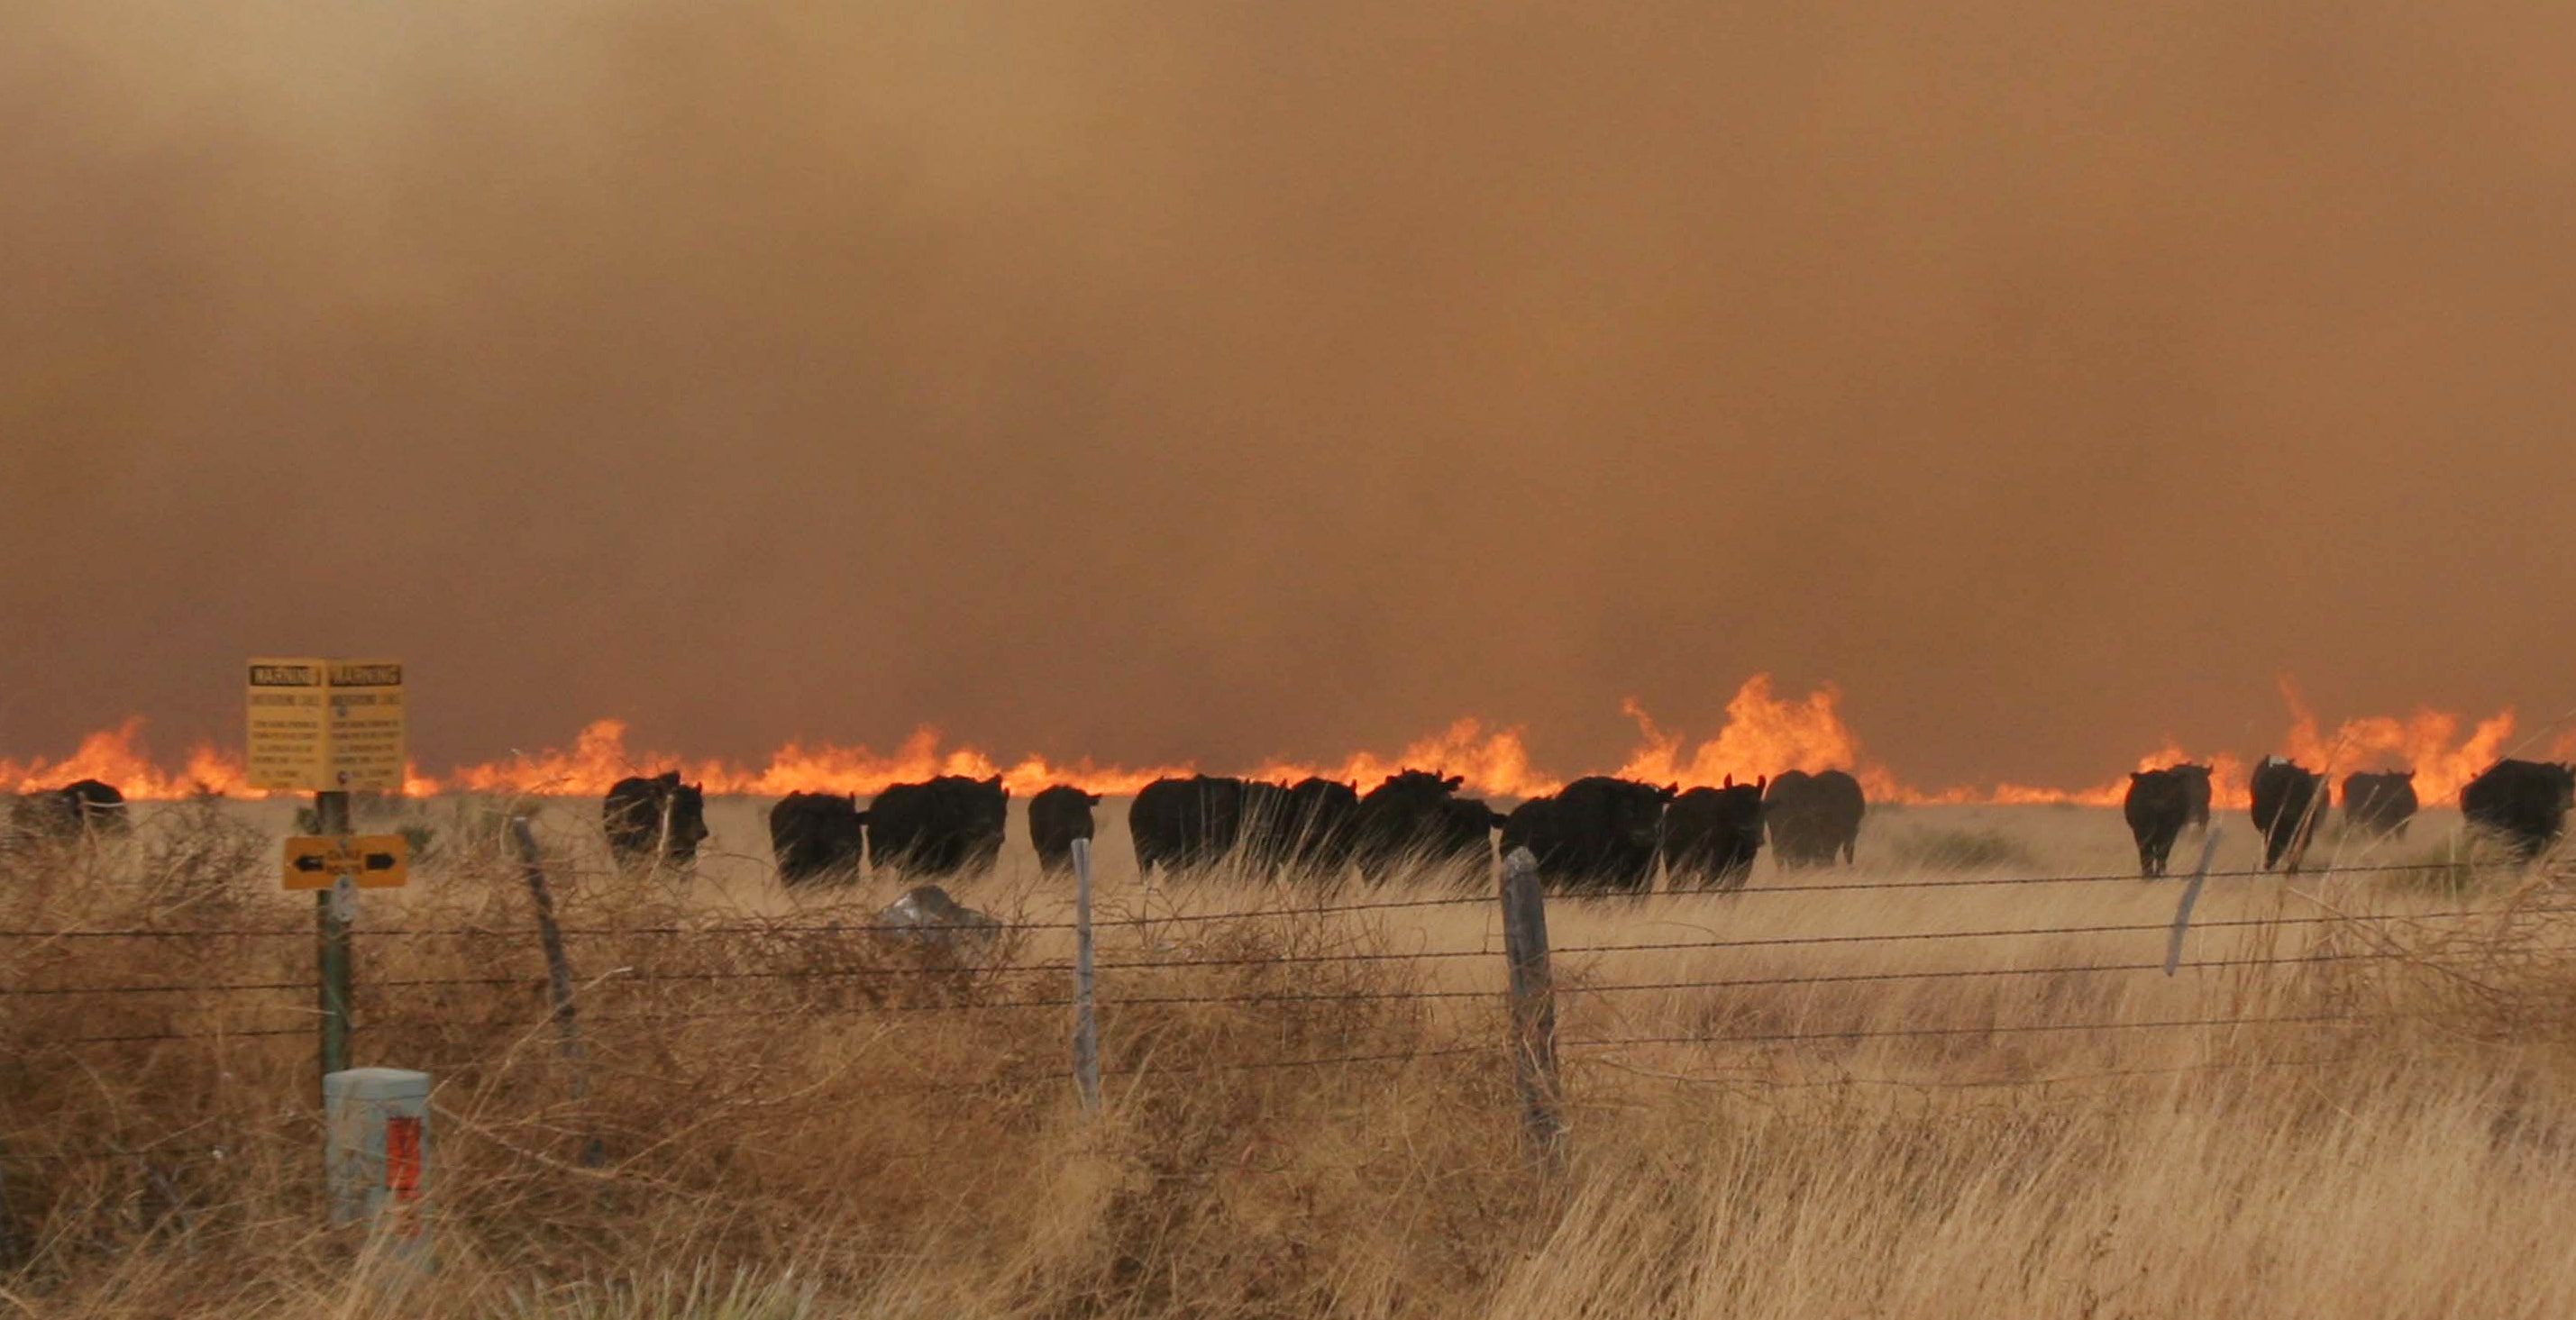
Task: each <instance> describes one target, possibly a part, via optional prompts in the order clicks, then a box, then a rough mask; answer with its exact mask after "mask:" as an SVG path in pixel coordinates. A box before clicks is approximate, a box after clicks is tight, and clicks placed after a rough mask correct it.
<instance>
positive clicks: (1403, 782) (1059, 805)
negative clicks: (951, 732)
mask: <svg viewBox="0 0 2576 1320" xmlns="http://www.w3.org/2000/svg"><path fill="white" fill-rule="evenodd" d="M2209 776H2210V770H2209V767H2207V766H2200V765H2177V766H2169V767H2166V768H2165V769H2161V770H2145V771H2140V772H2138V773H2135V774H2132V775H2130V776H2129V788H2128V794H2127V798H2126V800H2125V802H2124V803H2123V807H2122V810H2123V814H2124V815H2125V816H2126V817H2127V819H2128V823H2129V830H2130V833H2131V834H2132V835H2133V836H2134V837H2135V839H2136V842H2137V846H2138V870H2139V873H2140V874H2141V875H2145V876H2160V875H2163V874H2164V873H2165V870H2166V867H2167V865H2168V864H2169V862H2170V860H2171V855H2172V852H2173V845H2174V841H2175V840H2176V839H2177V838H2178V837H2180V835H2181V834H2182V832H2183V831H2184V830H2185V829H2187V828H2193V827H2197V828H2201V829H2204V830H2205V829H2207V828H2208V825H2209V812H2210V779H2209ZM2414 778H2415V777H2414V775H2413V773H2412V772H2398V773H2389V774H2354V775H2348V776H2346V777H2345V778H2344V781H2343V785H2342V794H2341V796H2342V805H2343V813H2344V821H2345V826H2346V828H2347V829H2348V830H2352V831H2357V832H2361V833H2363V834H2365V835H2369V836H2377V837H2397V838H2403V837H2404V835H2405V832H2406V825H2407V822H2408V821H2409V820H2410V819H2412V818H2413V816H2414V815H2415V812H2416V809H2417V805H2418V804H2417V801H2416V796H2415V785H2414ZM1462 782H1463V781H1461V780H1460V779H1459V778H1458V777H1456V776H1454V775H1453V776H1442V775H1438V774H1433V773H1430V772H1427V771H1422V770H1406V771H1403V772H1402V773H1400V774H1396V775H1391V776H1389V777H1388V778H1387V780H1386V782H1384V783H1382V784H1379V785H1378V786H1377V787H1375V788H1373V789H1371V790H1369V791H1368V792H1367V793H1365V794H1363V793H1361V792H1360V791H1359V790H1358V787H1357V786H1356V785H1353V784H1347V783H1341V782H1338V781H1334V780H1329V779H1306V780H1303V781H1300V782H1298V783H1295V784H1273V783H1265V782H1262V781H1259V780H1245V779H1230V778H1220V777H1216V776H1210V775H1197V776H1193V777H1191V778H1188V779H1159V780H1156V781H1155V782H1153V783H1151V784H1148V785H1146V786H1145V788H1144V790H1143V791H1141V792H1139V793H1138V794H1137V795H1136V798H1135V800H1134V802H1133V803H1131V804H1130V805H1129V807H1128V809H1127V827H1128V834H1129V837H1130V838H1131V839H1132V840H1133V841H1134V843H1135V848H1136V869H1137V871H1138V873H1139V874H1140V875H1142V876H1145V877H1151V876H1152V875H1153V873H1154V872H1156V871H1158V870H1159V871H1163V872H1165V873H1167V874H1177V873H1181V872H1189V871H1198V870H1203V869H1206V868H1208V867H1212V866H1216V865H1220V864H1224V865H1232V866H1239V867H1242V868H1245V869H1246V870H1247V871H1249V872H1251V873H1254V874H1259V875H1264V876H1268V875H1272V874H1276V873H1279V872H1282V871H1285V872H1289V873H1294V874H1298V875H1303V876H1309V877H1315V878H1319V879H1325V880H1331V879H1335V878H1339V877H1343V876H1346V875H1348V874H1350V873H1351V872H1353V871H1356V872H1357V873H1358V875H1359V876H1360V877H1361V878H1362V879H1363V880H1366V881H1368V882H1371V883H1377V882H1381V881H1384V880H1385V879H1387V878H1388V877H1389V876H1391V875H1394V874H1396V873H1397V872H1399V871H1401V870H1404V869H1407V868H1412V867H1421V866H1431V867H1450V868H1466V867H1469V866H1484V865H1489V864H1490V863H1491V861H1492V859H1493V857H1494V855H1495V849H1496V839H1497V836H1499V838H1500V844H1501V851H1502V852H1503V853H1504V854H1505V855H1509V854H1510V853H1511V852H1512V851H1513V850H1515V849H1519V848H1526V849H1528V850H1529V851H1530V853H1531V855H1532V856H1533V857H1535V858H1536V859H1537V863H1538V871H1539V875H1540V877H1541V879H1543V880H1544V881H1546V882H1547V883H1548V884H1549V885H1550V886H1551V887H1553V888H1556V889H1558V890H1560V891H1572V892H1581V891H1603V892H1610V891H1626V892H1636V891H1643V890H1649V889H1652V888H1653V887H1654V885H1655V878H1656V874H1657V872H1658V870H1659V869H1660V871H1661V872H1662V873H1663V874H1664V875H1665V876H1667V877H1668V882H1669V883H1670V884H1671V885H1672V886H1673V887H1674V888H1677V889H1682V888H1690V889H1720V890H1726V889H1737V888H1741V887H1742V886H1743V885H1744V883H1745V881H1746V879H1747V878H1748V877H1750V876H1751V874H1752V871H1753V861H1754V858H1755V856H1756V855H1758V854H1759V853H1760V852H1761V850H1762V848H1763V846H1764V844H1765V843H1766V842H1767V843H1768V844H1769V846H1770V848H1771V851H1772V855H1773V856H1774V857H1775V858H1777V859H1778V861H1779V862H1780V864H1781V865H1783V866H1790V867H1806V866H1830V865H1833V864H1834V863H1835V862H1836V861H1837V860H1840V861H1841V862H1843V863H1846V864H1848V863H1850V862H1851V861H1852V860H1853V858H1854V854H1855V851H1856V849H1857V847H1858V844H1859V839H1860V826H1861V818H1862V817H1863V815H1864V814H1866V812H1867V811H1868V804H1867V802H1866V800H1865V799H1864V797H1863V795H1862V792H1861V787H1860V784H1859V782H1858V781H1857V780H1855V779H1853V778H1852V777H1851V776H1850V775H1848V774H1845V773H1843V772H1841V771H1839V770H1827V771H1824V772H1822V773H1819V774H1806V773H1803V772H1800V771H1795V770H1793V771H1790V772H1788V773H1786V774H1782V775H1778V776H1775V777H1771V778H1766V779H1761V780H1756V781H1755V782H1753V783H1750V784H1738V783H1736V782H1735V781H1734V780H1733V779H1731V778H1730V779H1728V780H1727V781H1726V783H1725V784H1723V785H1721V786H1719V787H1716V788H1694V789H1690V790H1688V791H1687V792H1685V791H1682V790H1681V789H1679V788H1677V787H1673V786H1664V787H1658V786H1656V785H1653V784H1643V783H1638V782H1635V781H1633V780H1626V779H1617V778H1612V777H1610V776H1606V775H1595V776H1591V777H1589V778H1584V779H1578V780H1575V781H1574V782H1573V783H1571V784H1568V785H1566V786H1565V787H1564V788H1563V789H1562V790H1560V791H1558V792H1556V793H1554V794H1551V795H1549V796H1547V797H1541V798H1532V799H1530V800H1528V801H1526V802H1523V803H1521V804H1520V805H1519V806H1517V807H1515V808H1513V809H1512V810H1511V811H1510V812H1508V813H1505V812H1498V811H1495V810H1493V809H1492V808H1490V807H1488V806H1487V805H1486V804H1485V803H1484V802H1483V801H1482V800H1480V799H1477V798H1471V797H1461V796H1459V794H1458V789H1459V787H1460V786H1461V783H1462ZM2250 787H2251V789H2252V794H2251V796H2252V799H2253V812H2252V814H2253V818H2254V827H2255V829H2256V831H2257V832H2258V833H2259V834H2260V835H2261V836H2262V839H2263V866H2264V869H2266V870H2271V869H2273V868H2275V867H2280V866H2282V865H2284V864H2285V863H2286V864H2287V865H2288V866H2289V868H2290V869H2293V870H2295V869H2297V867H2298V865H2299V862H2300V860H2301V857H2302V855H2303V854H2304V853H2305V851H2306V849H2307V846H2308V843H2309V841H2310V840H2311V839H2312V838H2313V836H2314V835H2315V832H2316V828H2317V824H2318V822H2319V821H2320V820H2322V819H2323V818H2324V817H2325V815H2326V813H2327V809H2328V807H2329V806H2330V805H2331V804H2330V802H2329V800H2328V799H2329V793H2328V786H2327V783H2326V781H2325V780H2324V779H2323V778H2322V777H2321V776H2319V775H2318V774H2316V773H2315V772H2314V771H2311V770H2309V769H2307V768H2306V767H2304V766H2300V765H2298V764H2295V763H2293V762H2291V761H2287V760H2284V759H2281V758H2279V757H2271V758H2267V759H2265V760H2264V761H2263V762H2262V763H2261V764H2259V765H2257V766H2256V767H2255V769H2254V776H2253V782H2252V784H2251V786H2250ZM2571 804H2576V767H2570V766H2566V765H2559V764H2555V763H2551V762H2542V761H2516V760H2506V761H2499V762H2497V763H2496V764H2495V765H2493V766H2491V767H2489V768H2488V769H2487V770H2486V771H2485V772H2484V773H2483V774H2480V775H2479V776H2478V777H2477V778H2476V779H2474V780H2471V781H2470V782H2469V784H2468V786H2467V787H2466V788H2464V789H2463V790H2462V791H2461V794H2460V811H2461V814H2462V815H2463V816H2464V817H2465V818H2466V819H2467V821H2468V822H2469V824H2471V825H2473V826H2476V827H2478V828H2480V829H2481V830H2483V831H2485V832H2487V833H2489V834H2491V835H2493V836H2495V837H2496V838H2498V839H2499V840H2501V841H2502V842H2503V843H2504V844H2505V845H2506V846H2507V847H2509V848H2510V849H2511V850H2512V851H2513V852H2514V853H2515V854H2516V855H2518V856H2519V857H2521V858H2523V859H2525V860H2529V859H2530V858H2533V857H2536V856H2538V855H2540V854H2541V853H2543V852H2545V851H2547V850H2548V849H2549V848H2551V847H2552V846H2554V845H2555V844H2556V843H2557V842H2558V840H2559V838H2560V836H2561V835H2562V834H2563V833H2564V832H2565V829H2566V824H2567V817H2568V814H2569V811H2570V809H2571ZM1009 805H1010V793H1009V791H1008V790H1007V789H1005V788H1004V787H1003V786H1002V781H1001V779H1000V777H998V776H996V777H994V778H990V779H969V778H965V777H962V776H954V775H949V776H942V777H940V778H937V779H933V780H930V781H929V782H927V783H919V784H896V785H893V786H891V787H888V788H887V789H886V790H885V791H883V792H881V793H878V794H877V795H876V796H875V797H873V798H872V799H870V800H869V802H868V804H867V806H866V808H865V809H864V810H863V809H861V808H860V806H859V803H858V799H857V798H856V797H854V796H845V795H840V794H833V793H790V794H788V795H787V796H786V797H784V798H781V799H780V800H779V801H778V803H777V804H776V805H775V806H773V807H772V808H770V812H769V837H770V849H771V853H772V855H773V856H774V857H775V859H776V861H777V865H778V876H779V879H780V880H781V881H782V882H784V883H786V884H789V885H810V884H827V883H834V882H846V881H852V880H855V879H857V878H858V877H859V875H860V874H861V873H862V871H864V870H865V869H866V868H867V867H868V866H869V865H870V864H871V863H873V865H874V866H875V867H876V868H878V869H880V870H885V871H891V872H895V873H898V874H902V875H906V876H918V877H941V876H955V875H974V874H980V873H983V872H985V871H989V870H991V869H992V867H993V864H994V862H995V861H996V859H998V858H999V857H1000V856H1001V852H1002V844H1003V830H1004V822H1005V820H1006V818H1007V816H1008V812H1009ZM1099 805H1100V797H1099V796H1098V795H1097V794H1093V793H1087V792H1085V791H1083V790H1082V789H1079V788H1074V787H1070V786H1064V785H1059V786H1057V787H1054V788H1049V789H1046V790H1044V791H1043V792H1040V793H1039V794H1038V795H1037V796H1035V797H1034V798H1031V799H1030V800H1029V812H1028V819H1029V841H1030V843H1031V844H1032V846H1033V847H1034V848H1035V850H1036V852H1037V858H1038V865H1039V868H1040V869H1041V870H1042V871H1044V872H1046V873H1049V874H1054V873H1060V872H1062V871H1064V870H1066V869H1067V868H1069V867H1070V866H1071V865H1072V857H1073V844H1074V841H1075V840H1077V839H1089V838H1091V837H1092V834H1093V828H1094V825H1093V819H1092V815H1093V808H1095V807H1097V806H1099ZM9 824H10V827H11V833H12V834H13V835H15V836H17V837H20V838H47V837H51V838H74V837H81V836H86V835H91V834H100V833H107V834H113V833H119V832H123V831H125V830H127V829H128V828H129V826H128V825H127V820H126V813H125V799H124V796H123V795H122V794H121V793H119V792H118V791H117V790H116V789H115V787H113V786H112V785H109V784H105V783H101V782H100V781H98V780H95V779H84V780H81V781H80V782H78V783H74V784H68V785H65V786H63V787H61V788H55V789H46V790H41V791H37V792H31V793H23V794H20V795H19V796H18V798H17V801H16V802H15V803H14V804H13V806H12V807H11V809H10V817H9ZM602 824H603V825H604V826H605V832H606V834H607V837H608V846H609V849H610V851H611V852H612V853H613V854H614V855H615V856H616V858H617V860H618V862H619V863H620V864H621V865H625V866H639V865H650V864H653V863H655V862H656V861H657V860H658V861H659V862H661V863H664V864H670V865H677V866H688V865H690V864H692V863H694V862H695V861H696V859H697V854H698V848H699V845H701V844H702V843H704V842H705V841H706V838H707V823H706V797H705V794H704V793H703V792H702V791H701V790H700V788H699V787H698V786H697V785H694V784H686V783H683V782H681V780H680V776H679V775H677V774H664V775H659V776H652V777H644V776H638V777H634V778H629V779H624V780H620V781H619V782H618V783H617V784H616V785H615V786H614V787H612V788H611V789H610V790H609V792H608V797H607V801H606V802H605V804H604V806H603V811H602Z"/></svg>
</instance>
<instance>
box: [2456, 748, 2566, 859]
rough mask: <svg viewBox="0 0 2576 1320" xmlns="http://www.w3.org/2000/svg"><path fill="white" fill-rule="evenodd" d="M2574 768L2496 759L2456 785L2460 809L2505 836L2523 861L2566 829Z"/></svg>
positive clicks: (2544, 848) (2553, 843)
mask: <svg viewBox="0 0 2576 1320" xmlns="http://www.w3.org/2000/svg"><path fill="white" fill-rule="evenodd" d="M2571 798H2576V767H2570V766H2564V765H2558V764H2555V763H2552V762H2548V761H2498V762H2496V763H2495V764H2494V765H2492V766H2489V767H2487V769H2486V771H2485V773H2483V774H2480V775H2479V776H2478V777H2477V778H2475V779H2472V780H2470V781H2469V786H2468V787H2466V788H2463V789H2461V790H2460V814H2461V815H2462V816H2465V817H2467V818H2468V822H2469V824H2471V825H2473V826H2475V827H2477V828H2479V829H2482V830H2485V831H2487V832H2488V833H2491V834H2493V835H2495V836H2496V837H2497V838H2499V839H2501V840H2503V841H2504V843H2505V844H2506V846H2508V847H2510V848H2512V849H2513V851H2514V855H2515V856H2517V857H2520V858H2521V859H2522V860H2524V861H2526V862H2528V861H2530V860H2531V859H2532V858H2534V857H2538V856H2539V855H2541V854H2542V853H2544V852H2547V851H2548V850H2549V849H2551V848H2552V847H2555V846H2556V845H2557V843H2558V840H2559V838H2560V836H2562V835H2564V834H2565V833H2566V832H2567V811H2568V807H2569V805H2570V799H2571Z"/></svg>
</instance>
